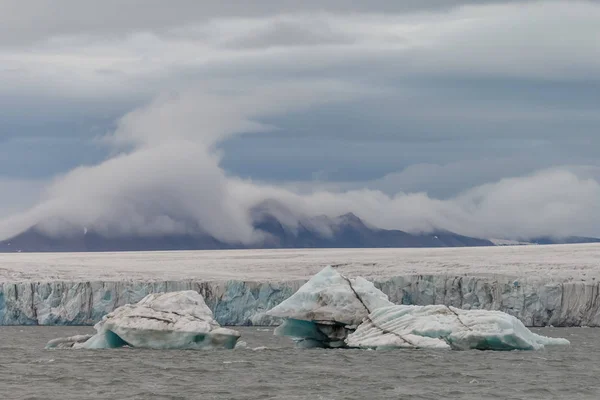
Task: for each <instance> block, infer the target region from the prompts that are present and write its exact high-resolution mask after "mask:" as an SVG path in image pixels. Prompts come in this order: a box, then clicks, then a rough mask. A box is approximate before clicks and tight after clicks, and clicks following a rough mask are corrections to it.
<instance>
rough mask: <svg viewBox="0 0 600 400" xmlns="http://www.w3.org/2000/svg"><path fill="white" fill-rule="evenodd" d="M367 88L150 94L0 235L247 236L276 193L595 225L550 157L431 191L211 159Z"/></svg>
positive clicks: (340, 204) (422, 212) (581, 188)
mask: <svg viewBox="0 0 600 400" xmlns="http://www.w3.org/2000/svg"><path fill="white" fill-rule="evenodd" d="M365 93H367V94H368V90H366V89H364V88H361V87H352V86H347V85H344V84H341V83H339V82H335V81H323V82H320V83H319V84H316V83H314V82H313V84H312V85H310V89H309V90H307V89H306V88H305V87H304V86H303V85H302V84H301V83H296V84H290V83H287V84H285V85H283V86H277V87H270V88H266V89H262V90H257V91H254V92H243V93H228V94H227V96H222V95H219V94H214V93H211V92H210V91H208V90H206V89H204V88H203V89H194V90H188V91H186V92H183V93H181V94H179V95H170V96H165V97H160V98H158V99H157V100H156V101H154V102H152V103H151V104H149V105H147V106H145V107H142V108H140V109H137V110H135V111H132V112H131V113H129V114H127V115H126V116H124V117H123V118H122V119H121V120H120V122H119V125H118V128H117V129H116V131H115V132H113V133H111V134H110V135H107V136H106V137H105V138H104V139H105V140H106V141H108V142H109V143H110V144H111V145H113V146H114V148H115V151H117V152H118V153H116V154H115V156H114V157H112V158H110V159H108V160H106V161H105V162H103V163H101V164H99V165H95V166H91V167H79V168H77V169H75V170H73V171H71V172H69V173H68V174H66V175H65V176H62V177H60V178H58V179H56V180H55V182H53V183H52V184H51V185H50V186H49V188H48V190H47V192H46V193H45V195H44V197H43V200H42V201H41V202H40V203H39V204H38V205H36V206H35V207H33V208H31V209H30V210H28V211H26V212H24V213H21V214H17V215H13V216H11V217H9V218H7V219H5V220H3V221H1V222H0V238H4V239H5V238H9V237H11V236H13V235H15V234H18V233H19V232H21V231H23V230H25V229H27V228H29V227H30V226H32V225H35V224H40V226H41V227H42V228H43V229H45V230H46V231H48V232H50V233H53V234H61V233H63V232H64V230H65V227H69V226H71V225H73V226H77V227H87V228H88V229H95V230H97V231H99V232H101V233H103V234H106V235H132V234H133V235H154V234H167V233H195V232H199V231H203V232H206V233H209V234H210V235H213V236H214V237H216V238H218V239H220V240H223V241H228V242H242V243H251V242H254V241H257V240H260V239H261V236H260V234H259V233H257V232H255V231H254V230H253V228H252V225H251V220H250V216H249V210H250V209H251V208H252V207H254V206H256V205H258V204H260V203H261V202H263V201H264V200H276V201H279V202H281V203H282V204H283V205H285V206H286V207H288V208H289V209H291V210H292V211H293V212H294V213H295V214H296V215H297V216H298V217H301V216H303V215H317V214H326V215H329V216H337V215H340V214H343V213H346V212H353V213H355V214H357V215H358V216H359V217H361V218H363V219H364V220H365V221H367V222H368V223H371V224H373V225H375V226H378V227H382V228H389V229H392V228H393V229H401V230H405V231H410V232H420V231H429V230H432V229H448V230H451V231H454V232H458V233H461V234H466V235H471V236H478V237H494V238H504V237H510V238H517V237H520V238H526V237H532V236H537V235H557V236H564V235H572V234H578V235H598V234H600V231H599V227H600V184H599V182H598V180H597V174H596V175H594V171H589V170H588V171H586V170H581V169H579V170H578V169H574V168H553V169H548V170H544V171H540V172H537V173H535V174H532V175H529V176H525V177H517V178H510V179H502V180H500V181H498V182H495V183H489V184H485V185H482V186H478V187H475V188H473V189H471V190H468V191H466V192H464V193H462V194H460V195H459V196H456V197H453V198H450V199H446V200H438V199H435V198H431V197H429V196H428V195H427V194H425V193H398V194H395V195H391V196H390V195H387V194H384V193H383V192H381V191H378V190H367V189H361V190H350V191H344V192H336V191H326V190H319V191H315V192H313V193H308V194H306V193H305V194H300V193H298V192H295V191H293V190H290V189H284V188H282V187H276V186H272V185H265V184H258V183H253V182H252V181H248V180H241V179H239V178H236V177H230V176H227V174H226V173H225V172H224V171H223V169H222V168H221V167H220V166H219V154H218V153H217V151H216V150H215V145H216V144H217V143H218V142H219V141H221V140H224V139H226V138H227V137H230V136H231V135H233V134H236V133H243V132H252V131H255V130H256V129H261V130H264V129H265V126H263V125H262V124H261V123H260V122H259V120H260V118H261V117H265V116H272V115H276V114H278V113H283V112H287V111H288V110H289V109H290V108H294V107H296V105H297V104H303V105H304V106H318V105H319V104H322V103H326V102H332V101H340V100H341V99H347V98H351V97H352V96H355V95H365ZM273 168H285V165H273ZM590 172H591V173H590ZM594 176H596V177H594ZM288 222H289V223H292V224H293V221H288Z"/></svg>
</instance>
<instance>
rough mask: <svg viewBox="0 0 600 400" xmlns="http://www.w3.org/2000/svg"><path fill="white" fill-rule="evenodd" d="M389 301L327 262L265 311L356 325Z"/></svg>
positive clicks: (376, 290)
mask: <svg viewBox="0 0 600 400" xmlns="http://www.w3.org/2000/svg"><path fill="white" fill-rule="evenodd" d="M392 304H393V303H391V302H390V301H389V300H388V297H387V296H386V295H385V293H383V292H382V291H381V290H379V289H377V288H376V287H375V286H374V285H373V283H371V282H369V281H367V280H365V279H364V278H361V277H360V276H359V277H356V278H347V277H345V276H343V275H342V274H340V273H339V272H338V271H336V270H335V269H334V268H332V267H330V266H328V267H325V268H324V269H323V270H321V271H320V272H319V273H317V274H316V275H315V276H313V277H312V278H310V280H309V281H308V282H306V283H305V284H304V285H303V286H302V287H301V288H300V289H299V290H298V291H297V292H296V293H294V294H293V295H292V296H291V297H289V298H288V299H287V300H285V301H283V302H282V303H280V304H279V305H277V306H275V307H274V308H272V309H271V310H269V311H268V312H267V315H270V316H273V317H281V318H292V319H297V320H303V321H319V322H328V323H337V324H343V325H354V326H358V324H360V323H361V322H362V320H363V318H365V317H366V316H367V315H368V314H369V312H371V310H375V309H376V308H380V307H385V306H390V305H392Z"/></svg>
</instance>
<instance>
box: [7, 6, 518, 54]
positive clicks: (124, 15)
mask: <svg viewBox="0 0 600 400" xmlns="http://www.w3.org/2000/svg"><path fill="white" fill-rule="evenodd" d="M494 2H495V1H487V0H429V1H426V2H423V1H418V0H404V1H394V0H372V1H369V2H364V1H348V0H328V1H316V0H304V1H296V0H259V1H245V0H237V1H236V0H222V1H208V0H176V1H173V2H169V3H165V2H164V1H161V0H104V1H101V2H98V1H85V0H84V1H81V0H38V1H36V2H35V4H34V5H32V4H30V3H26V2H23V1H18V0H5V1H3V2H2V3H1V4H0V43H2V44H24V43H31V42H35V41H40V40H45V39H48V38H49V37H52V36H57V35H59V36H60V35H78V34H83V35H106V34H108V35H119V34H127V33H131V32H136V31H150V32H165V31H168V30H171V29H172V28H174V27H175V28H177V27H181V26H185V25H193V24H195V23H198V22H205V21H207V20H209V19H212V18H228V17H250V18H253V17H254V18H255V17H264V16H271V15H276V14H289V13H299V12H303V13H305V12H309V13H310V12H331V13H365V12H366V13H406V12H416V11H445V10H449V9H452V8H453V7H457V6H461V5H466V4H485V3H494ZM504 2H505V3H506V2H509V3H510V2H512V1H510V0H504ZM514 2H517V1H516V0H515V1H514ZM300 40H301V41H304V38H300Z"/></svg>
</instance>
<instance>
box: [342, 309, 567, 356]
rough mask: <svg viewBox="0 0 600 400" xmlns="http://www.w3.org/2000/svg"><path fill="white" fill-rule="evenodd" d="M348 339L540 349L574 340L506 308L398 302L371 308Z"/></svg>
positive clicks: (386, 344) (369, 344) (368, 344)
mask: <svg viewBox="0 0 600 400" xmlns="http://www.w3.org/2000/svg"><path fill="white" fill-rule="evenodd" d="M346 344H347V345H348V346H349V347H359V348H394V347H400V348H433V349H456V350H469V349H479V350H539V349H541V348H543V347H544V346H548V345H568V344H569V341H568V340H566V339H560V338H548V337H544V336H541V335H537V334H535V333H533V332H531V331H530V330H529V329H527V328H526V327H525V326H524V325H523V323H521V321H519V320H518V319H516V318H514V317H512V316H510V315H508V314H505V313H503V312H500V311H487V310H461V309H458V308H454V307H448V306H443V305H433V306H407V305H394V306H390V307H383V308H380V309H377V310H375V311H374V312H373V313H371V314H370V315H369V317H368V318H367V319H366V320H365V322H364V323H362V324H361V325H360V326H359V327H358V329H357V330H356V331H355V332H354V333H352V334H350V335H349V336H348V338H347V339H346Z"/></svg>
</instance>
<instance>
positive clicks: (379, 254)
mask: <svg viewBox="0 0 600 400" xmlns="http://www.w3.org/2000/svg"><path fill="white" fill-rule="evenodd" d="M598 260H600V246H599V245H564V246H519V247H510V246H507V247H504V246H503V247H490V248H474V249H377V250H371V249H328V250H278V251H275V250H243V251H199V252H139V253H93V254H92V253H89V254H85V253H83V254H82V253H78V254H74V253H53V254H52V253H50V254H41V253H39V254H33V253H20V254H1V255H0V325H94V324H96V323H97V322H99V321H101V320H102V318H103V317H104V316H105V315H107V314H108V313H110V312H112V311H114V310H115V309H117V308H118V307H120V306H123V305H125V304H133V303H137V302H138V301H140V300H142V299H143V298H144V297H145V296H147V295H148V294H151V293H159V292H174V291H185V290H192V291H194V292H197V293H199V294H200V295H202V296H203V297H204V299H205V301H206V305H207V306H208V307H209V308H210V309H211V310H212V312H213V314H214V318H215V320H216V321H217V322H218V323H219V324H220V325H222V326H226V325H233V326H236V325H279V324H280V323H281V318H280V317H276V316H270V315H267V310H270V309H272V308H273V307H275V306H277V305H278V304H280V303H282V302H283V301H284V300H286V299H287V298H289V297H290V296H291V295H293V294H294V293H295V292H297V291H298V289H300V287H301V286H302V285H303V284H304V283H306V282H307V281H308V280H309V277H311V276H313V275H314V274H316V273H317V272H318V271H320V270H321V269H322V268H323V267H324V266H326V265H332V266H333V268H334V269H335V270H337V271H340V273H342V274H343V275H345V276H347V277H350V278H354V277H357V276H363V277H364V278H366V279H367V280H368V281H370V282H372V283H373V284H374V286H375V287H376V288H377V289H379V290H381V291H382V292H383V293H384V294H385V295H387V296H388V298H389V301H391V302H392V303H394V304H399V305H402V304H404V305H423V306H424V305H435V304H439V305H447V306H452V307H455V308H457V309H464V310H477V309H481V310H498V311H503V312H505V313H507V314H509V315H512V316H514V317H516V318H518V319H519V320H520V321H521V322H522V323H523V324H525V325H526V326H532V327H536V326H548V325H553V326H600V285H599V282H600V264H599V262H598Z"/></svg>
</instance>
